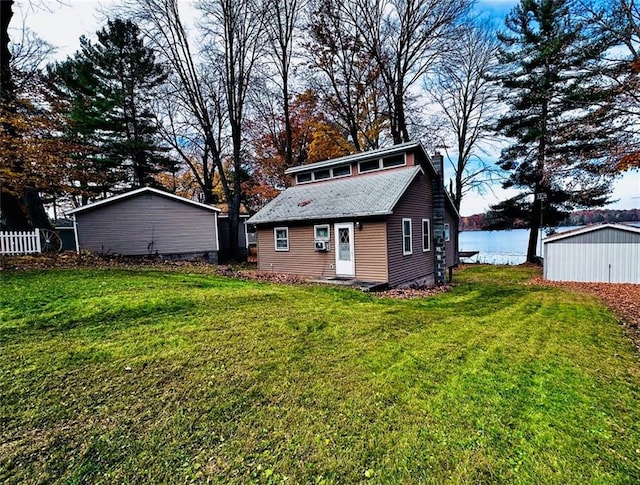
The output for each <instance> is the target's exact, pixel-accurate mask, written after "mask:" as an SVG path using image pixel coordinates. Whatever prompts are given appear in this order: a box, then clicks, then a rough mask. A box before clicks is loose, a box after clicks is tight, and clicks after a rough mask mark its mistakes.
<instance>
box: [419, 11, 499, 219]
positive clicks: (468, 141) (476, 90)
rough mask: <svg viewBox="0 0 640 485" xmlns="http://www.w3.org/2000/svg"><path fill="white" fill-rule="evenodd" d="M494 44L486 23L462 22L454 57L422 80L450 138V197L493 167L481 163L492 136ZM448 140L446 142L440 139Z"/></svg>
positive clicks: (477, 185) (482, 179)
mask: <svg viewBox="0 0 640 485" xmlns="http://www.w3.org/2000/svg"><path fill="white" fill-rule="evenodd" d="M497 47H498V42H497V39H496V37H495V33H494V32H493V30H491V29H490V27H489V26H487V25H472V24H468V25H464V26H461V27H460V28H459V30H458V42H457V43H456V52H455V55H451V56H448V57H447V58H446V59H444V60H442V62H440V63H439V64H438V65H437V66H436V67H435V68H434V70H433V73H432V75H431V76H430V77H429V79H428V80H427V82H426V83H425V85H426V89H427V93H428V94H429V97H430V98H431V100H432V101H433V102H435V103H436V105H437V106H438V107H439V108H440V111H441V113H442V117H443V121H444V123H443V131H444V132H445V133H446V139H448V140H452V141H453V148H454V154H455V155H454V157H453V158H454V159H453V160H452V157H449V160H450V162H451V165H452V166H453V171H454V174H455V183H454V186H453V201H454V204H455V206H456V209H458V210H460V204H461V201H462V198H463V197H464V195H465V194H466V193H468V192H469V191H471V190H482V189H483V188H484V187H485V186H487V185H489V184H490V183H491V182H492V181H493V178H494V177H493V176H494V175H495V173H496V171H497V169H496V168H495V167H493V166H492V165H491V164H489V163H486V162H485V161H483V157H482V146H481V145H482V144H483V143H486V142H488V141H490V140H491V139H493V138H494V136H495V135H494V134H493V127H492V121H495V120H493V117H494V116H495V114H496V113H497V112H498V111H497V106H498V99H497V88H496V86H495V84H493V83H492V82H491V80H490V79H489V76H488V74H489V72H490V70H491V69H492V68H493V67H494V66H495V64H496V63H497V57H496V50H497ZM445 144H447V142H445Z"/></svg>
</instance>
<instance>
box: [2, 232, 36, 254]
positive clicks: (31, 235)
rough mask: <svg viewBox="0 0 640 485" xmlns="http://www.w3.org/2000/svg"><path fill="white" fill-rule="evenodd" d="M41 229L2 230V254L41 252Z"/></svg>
mask: <svg viewBox="0 0 640 485" xmlns="http://www.w3.org/2000/svg"><path fill="white" fill-rule="evenodd" d="M41 252H42V249H41V247H40V231H39V230H38V229H34V230H33V231H2V232H0V254H36V253H41Z"/></svg>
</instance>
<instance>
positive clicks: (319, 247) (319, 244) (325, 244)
mask: <svg viewBox="0 0 640 485" xmlns="http://www.w3.org/2000/svg"><path fill="white" fill-rule="evenodd" d="M315 250H316V251H329V241H316V242H315Z"/></svg>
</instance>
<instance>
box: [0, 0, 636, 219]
mask: <svg viewBox="0 0 640 485" xmlns="http://www.w3.org/2000/svg"><path fill="white" fill-rule="evenodd" d="M32 3H37V2H29V1H27V0H17V1H16V8H15V13H14V18H13V20H12V22H11V27H12V28H14V29H19V28H20V26H21V25H22V21H23V18H26V24H27V25H28V26H29V28H30V29H31V30H33V31H34V32H36V33H37V34H38V35H39V36H40V37H41V38H42V39H44V40H46V41H47V42H49V43H50V44H52V45H53V46H55V47H56V48H57V51H56V54H55V57H56V59H64V58H65V57H66V56H67V55H70V54H73V53H74V52H75V51H76V50H77V49H78V48H79V41H78V39H79V38H80V36H81V35H86V36H88V37H93V36H94V34H95V32H96V31H97V30H99V29H100V28H101V27H102V25H103V24H102V16H101V14H100V13H99V12H100V10H101V9H100V7H101V6H102V7H105V8H106V9H107V10H110V9H112V8H114V5H115V4H116V0H101V1H95V0H62V1H59V2H56V1H53V0H43V1H42V2H41V4H42V5H46V8H36V9H34V8H31V7H30V5H31V4H32ZM516 3H517V2H515V1H514V0H483V1H481V2H479V3H478V6H477V9H478V11H479V12H482V13H483V14H485V13H486V14H490V15H493V16H496V17H499V18H504V16H505V15H506V13H507V12H508V11H509V10H510V9H511V8H512V7H513V5H515V4H516ZM190 5H191V2H189V1H185V2H184V10H185V12H188V10H191V9H192V7H190ZM103 10H104V9H103ZM510 193H514V192H510ZM508 194H509V192H506V191H504V190H503V189H502V188H500V186H499V185H496V186H494V187H493V188H492V191H488V192H487V193H485V194H483V195H479V194H475V193H470V194H468V195H467V196H465V198H464V199H463V202H462V209H461V211H460V212H461V215H463V216H468V215H472V214H477V213H480V212H484V211H486V210H487V208H488V207H489V205H491V204H495V203H496V202H498V201H500V200H502V199H505V198H506V197H508ZM613 198H614V199H618V202H616V203H614V204H611V205H610V206H608V207H609V208H613V209H632V208H637V207H640V172H638V171H636V172H628V173H625V174H624V175H623V176H622V177H621V178H620V179H619V180H618V181H617V182H616V184H615V189H614V193H613Z"/></svg>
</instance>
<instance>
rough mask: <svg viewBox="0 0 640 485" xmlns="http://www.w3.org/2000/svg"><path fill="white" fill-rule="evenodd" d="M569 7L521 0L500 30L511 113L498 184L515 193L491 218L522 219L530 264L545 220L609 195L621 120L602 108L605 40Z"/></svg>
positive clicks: (501, 127)
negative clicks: (526, 227)
mask: <svg viewBox="0 0 640 485" xmlns="http://www.w3.org/2000/svg"><path fill="white" fill-rule="evenodd" d="M573 8H574V5H573V4H572V2H571V1H567V0H521V1H520V4H518V5H517V6H516V7H515V8H514V9H513V10H512V11H511V12H510V14H509V15H508V16H507V19H506V27H507V29H506V31H504V32H501V33H499V40H500V42H501V47H500V49H499V61H500V71H499V73H498V75H497V79H498V80H499V82H500V83H501V85H502V87H503V88H504V90H505V91H504V101H505V102H506V103H507V105H508V106H509V111H508V112H506V113H505V114H504V115H503V116H502V117H501V118H500V120H499V121H498V124H497V131H498V132H499V133H500V134H502V135H505V136H507V137H509V138H510V139H512V140H513V142H512V144H511V145H510V146H509V147H508V148H506V149H504V150H503V152H502V155H501V158H500V161H499V165H500V166H501V168H502V169H504V170H507V171H509V172H510V175H509V177H508V179H507V181H506V182H505V183H504V187H505V188H509V187H511V188H518V189H521V192H520V193H519V194H518V195H517V196H515V197H513V198H511V199H509V200H507V201H505V202H502V203H500V204H498V205H496V206H494V207H493V208H492V214H491V215H492V219H493V222H494V227H495V228H500V227H502V228H504V227H509V225H510V224H511V223H513V221H514V220H517V219H520V220H525V221H527V222H528V225H529V227H530V229H531V232H530V237H529V243H528V248H527V260H528V261H535V254H536V241H537V239H538V234H539V230H540V228H541V226H542V224H543V223H546V224H547V225H554V224H557V223H558V222H559V221H560V220H561V219H562V218H564V217H565V216H566V214H567V213H568V212H569V211H570V210H572V209H574V208H588V207H598V206H601V205H604V204H606V203H607V202H608V200H609V194H610V192H611V182H612V174H611V172H610V171H609V164H607V163H606V162H607V157H608V155H609V153H610V150H611V147H612V146H613V144H614V143H615V138H616V133H617V129H616V123H617V122H619V121H620V120H617V121H616V120H615V119H614V118H613V116H612V114H611V111H610V110H609V109H608V106H607V102H608V100H609V99H610V96H609V86H608V85H607V84H606V82H605V78H604V76H602V75H601V72H602V69H601V68H602V67H603V63H604V61H603V54H604V52H605V51H606V50H607V49H608V48H609V47H610V42H609V39H608V38H607V37H606V36H605V35H601V34H598V32H597V31H596V30H595V29H592V28H591V26H590V25H589V24H587V23H580V22H578V21H577V20H576V16H575V15H574V11H573Z"/></svg>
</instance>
